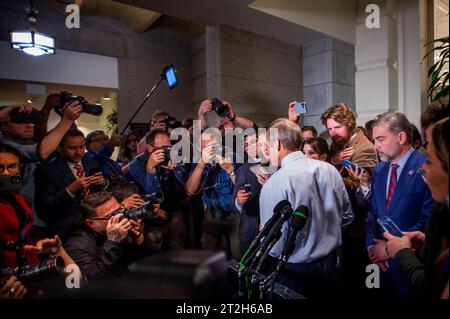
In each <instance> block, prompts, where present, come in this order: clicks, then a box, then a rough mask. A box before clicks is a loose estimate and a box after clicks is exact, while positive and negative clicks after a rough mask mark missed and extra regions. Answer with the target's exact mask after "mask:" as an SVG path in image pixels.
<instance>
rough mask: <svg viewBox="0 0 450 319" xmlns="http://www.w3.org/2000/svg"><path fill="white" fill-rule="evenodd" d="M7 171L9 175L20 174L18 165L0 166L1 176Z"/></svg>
mask: <svg viewBox="0 0 450 319" xmlns="http://www.w3.org/2000/svg"><path fill="white" fill-rule="evenodd" d="M5 169H7V170H8V171H9V172H10V173H19V172H20V163H10V164H6V165H4V164H0V174H3V173H4V172H5Z"/></svg>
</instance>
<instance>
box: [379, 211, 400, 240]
mask: <svg viewBox="0 0 450 319" xmlns="http://www.w3.org/2000/svg"><path fill="white" fill-rule="evenodd" d="M377 222H378V224H379V225H380V226H381V228H383V230H384V231H385V232H388V233H389V234H391V235H393V236H397V237H403V233H402V231H401V230H400V228H398V226H397V225H396V224H395V223H394V221H393V220H392V219H391V218H389V217H388V216H383V217H380V218H378V220H377Z"/></svg>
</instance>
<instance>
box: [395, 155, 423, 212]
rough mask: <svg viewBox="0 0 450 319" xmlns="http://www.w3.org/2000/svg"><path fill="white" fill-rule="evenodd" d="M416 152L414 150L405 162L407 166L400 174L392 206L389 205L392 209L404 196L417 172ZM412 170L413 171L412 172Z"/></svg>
mask: <svg viewBox="0 0 450 319" xmlns="http://www.w3.org/2000/svg"><path fill="white" fill-rule="evenodd" d="M415 153H416V151H414V152H413V153H412V154H411V156H410V157H409V159H408V161H406V163H405V167H403V170H402V174H401V175H400V178H399V180H398V182H397V187H396V188H395V192H394V195H393V197H392V202H391V206H390V207H389V210H390V211H391V210H393V209H395V207H396V206H397V205H398V203H399V201H400V198H401V197H402V195H403V193H404V192H405V190H406V189H407V188H408V185H409V183H410V182H411V180H412V178H413V177H414V175H415V174H416V173H417V172H416V169H415V166H416V156H415V155H416V154H415ZM410 172H412V174H411V173H410Z"/></svg>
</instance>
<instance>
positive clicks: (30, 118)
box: [9, 107, 42, 124]
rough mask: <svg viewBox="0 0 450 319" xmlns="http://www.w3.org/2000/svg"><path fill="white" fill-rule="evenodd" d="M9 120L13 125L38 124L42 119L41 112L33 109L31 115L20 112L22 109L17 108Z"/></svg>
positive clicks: (12, 111) (10, 114)
mask: <svg viewBox="0 0 450 319" xmlns="http://www.w3.org/2000/svg"><path fill="white" fill-rule="evenodd" d="M9 118H10V121H11V123H17V124H20V123H28V124H36V123H38V122H39V121H40V120H41V118H42V115H41V112H40V111H38V110H35V109H33V110H32V111H31V112H30V113H26V112H20V108H18V107H16V108H13V109H12V110H11V113H9Z"/></svg>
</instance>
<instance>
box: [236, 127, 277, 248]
mask: <svg viewBox="0 0 450 319" xmlns="http://www.w3.org/2000/svg"><path fill="white" fill-rule="evenodd" d="M265 142H266V139H265V134H262V135H260V136H259V138H258V136H257V134H256V131H255V134H249V135H246V136H244V150H245V153H246V156H244V158H247V160H248V162H247V163H245V164H244V165H242V166H240V167H239V168H238V169H237V170H236V182H235V184H234V189H233V196H232V201H231V203H232V204H231V209H232V211H233V212H234V213H235V214H238V215H240V221H239V246H240V247H239V248H240V250H241V254H244V253H245V251H246V250H247V249H248V247H249V246H250V244H251V243H252V241H253V240H254V239H255V238H256V235H257V234H258V231H259V223H260V219H259V194H260V193H261V188H262V185H263V184H264V183H265V182H266V180H267V179H268V178H269V175H267V174H264V175H263V174H258V175H256V174H255V173H253V172H252V171H251V170H250V168H251V167H252V166H255V165H258V164H259V163H260V162H261V158H260V157H258V156H263V157H265V154H263V152H264V148H265V147H264V146H265ZM246 184H249V185H250V190H249V191H247V190H245V189H244V185H246Z"/></svg>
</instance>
